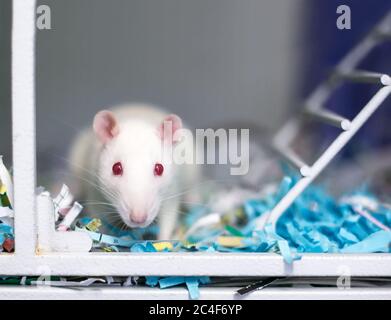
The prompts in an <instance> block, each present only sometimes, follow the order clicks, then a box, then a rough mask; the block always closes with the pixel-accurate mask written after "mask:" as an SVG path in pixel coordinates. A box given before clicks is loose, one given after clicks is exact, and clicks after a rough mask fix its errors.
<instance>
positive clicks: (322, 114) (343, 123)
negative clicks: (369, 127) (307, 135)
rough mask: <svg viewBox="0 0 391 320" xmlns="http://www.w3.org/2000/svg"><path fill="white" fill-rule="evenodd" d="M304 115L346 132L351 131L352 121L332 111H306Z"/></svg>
mask: <svg viewBox="0 0 391 320" xmlns="http://www.w3.org/2000/svg"><path fill="white" fill-rule="evenodd" d="M304 114H305V115H306V116H309V117H311V118H314V119H316V120H319V121H323V122H325V123H328V124H330V125H333V126H335V127H338V128H341V129H342V130H344V131H347V130H349V129H350V120H349V119H346V118H344V117H342V116H340V115H338V114H336V113H334V112H332V111H328V110H324V109H314V110H311V109H306V110H305V111H304Z"/></svg>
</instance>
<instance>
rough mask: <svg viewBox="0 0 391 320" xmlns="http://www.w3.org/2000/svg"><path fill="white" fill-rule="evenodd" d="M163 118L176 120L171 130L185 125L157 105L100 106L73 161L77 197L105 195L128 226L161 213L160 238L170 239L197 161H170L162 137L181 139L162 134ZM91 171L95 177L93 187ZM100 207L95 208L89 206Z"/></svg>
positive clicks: (77, 143)
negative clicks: (179, 162)
mask: <svg viewBox="0 0 391 320" xmlns="http://www.w3.org/2000/svg"><path fill="white" fill-rule="evenodd" d="M163 121H166V124H167V123H169V124H171V125H172V133H173V134H175V132H176V131H177V130H178V129H181V128H182V121H181V119H180V118H179V117H178V116H176V115H169V114H167V113H165V112H164V111H162V110H160V109H158V108H156V107H153V106H148V105H140V104H134V105H125V106H121V107H117V108H114V109H111V110H103V111H100V112H98V113H97V114H96V115H95V118H94V121H93V128H92V130H91V129H89V130H86V131H85V132H83V133H82V134H80V135H79V136H78V137H77V139H76V141H75V143H74V145H73V146H72V149H71V154H70V163H71V167H72V171H73V174H74V175H75V176H76V177H79V178H80V179H78V180H79V182H78V183H79V185H78V187H79V188H76V190H79V193H80V194H79V195H78V196H79V197H80V196H82V197H85V199H86V200H90V201H91V200H92V201H100V199H102V195H103V197H104V198H105V199H106V203H107V200H108V201H109V202H110V204H111V206H110V208H111V209H109V210H110V216H113V214H116V213H115V212H113V211H116V212H118V214H119V216H120V217H121V219H122V221H123V222H124V223H125V224H126V225H127V226H128V227H130V228H140V227H146V226H148V225H150V224H151V223H152V222H153V221H154V220H155V218H158V220H159V226H160V233H159V239H170V238H171V237H172V233H173V230H174V228H175V225H176V222H177V218H178V209H179V205H180V202H181V200H180V199H181V197H182V198H183V197H184V196H187V195H189V192H186V190H188V189H190V188H191V187H193V186H194V182H195V180H196V178H197V170H196V166H195V165H177V164H175V163H170V162H172V161H167V159H170V157H171V153H167V152H168V150H166V149H167V148H162V146H163V143H169V144H172V146H173V147H175V145H176V143H177V141H172V138H173V135H170V136H167V135H164V134H163V130H162V129H163V128H162V124H163ZM167 121H168V122H167ZM167 139H169V141H168V140H167ZM180 143H187V142H186V140H185V141H184V142H180ZM189 147H190V145H189ZM191 147H192V145H191ZM163 149H164V151H163V152H162V150H163ZM91 176H94V177H95V178H96V180H95V181H94V182H93V184H95V187H94V186H93V185H92V184H91ZM190 193H192V192H190ZM95 208H96V207H95ZM98 208H102V207H98ZM101 210H102V209H101ZM102 211H107V210H102ZM98 213H99V212H96V209H95V211H94V212H89V214H91V215H92V214H93V215H95V214H98ZM102 217H103V218H104V217H105V213H102ZM107 217H109V214H107Z"/></svg>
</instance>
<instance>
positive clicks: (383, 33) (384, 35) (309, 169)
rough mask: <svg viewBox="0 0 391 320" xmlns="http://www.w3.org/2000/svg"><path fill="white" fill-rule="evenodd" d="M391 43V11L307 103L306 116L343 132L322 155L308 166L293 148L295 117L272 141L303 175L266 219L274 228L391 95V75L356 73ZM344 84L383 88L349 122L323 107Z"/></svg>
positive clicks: (297, 123)
mask: <svg viewBox="0 0 391 320" xmlns="http://www.w3.org/2000/svg"><path fill="white" fill-rule="evenodd" d="M387 40H391V12H389V13H388V14H387V15H386V17H385V18H384V19H383V20H382V21H381V22H380V23H379V24H378V25H377V26H376V27H375V28H374V29H373V30H372V32H371V33H370V34H369V35H368V36H367V37H366V38H365V39H364V40H363V41H361V42H360V43H359V44H358V45H357V46H356V47H355V48H353V49H352V50H351V51H350V52H349V53H348V54H347V55H346V57H345V58H344V59H343V60H342V61H341V62H340V63H339V64H338V65H337V66H336V68H335V70H334V72H333V73H332V74H331V75H330V77H329V78H328V79H327V80H326V81H325V82H323V83H321V84H320V85H319V86H318V87H317V88H316V89H315V91H314V92H313V93H312V94H311V95H310V96H309V98H308V99H307V100H306V101H305V102H304V105H305V108H304V111H303V112H304V114H305V115H306V116H307V117H311V118H313V119H315V120H317V121H321V122H324V123H327V124H330V125H333V126H336V127H338V128H340V129H341V131H342V132H341V133H340V134H339V135H338V136H337V137H336V139H335V140H334V141H333V142H332V143H331V144H330V146H329V147H328V148H327V149H326V150H325V151H324V152H323V153H322V155H321V156H320V157H319V158H318V159H317V160H316V161H315V162H314V163H313V164H312V165H309V164H307V163H305V161H304V160H302V159H301V157H300V156H299V155H297V154H296V153H295V152H294V151H293V150H292V149H291V147H290V145H291V144H292V141H293V139H294V138H295V137H296V136H297V134H298V132H299V129H300V126H301V120H300V119H299V118H294V119H292V120H290V121H289V122H288V123H286V124H285V125H284V126H283V127H282V129H281V130H280V131H279V132H278V133H277V134H276V135H275V137H274V139H273V147H274V149H275V150H276V151H277V152H278V153H280V154H281V155H282V156H283V157H284V158H285V159H286V160H287V161H288V162H289V163H290V164H291V165H292V166H293V167H295V168H297V170H298V171H299V172H300V175H301V178H300V180H299V181H298V182H297V183H296V184H295V185H294V186H293V187H292V189H290V190H289V191H288V193H287V194H286V195H285V196H284V197H283V198H282V199H281V200H280V201H279V202H278V203H277V205H276V206H275V207H274V208H273V210H271V211H270V213H269V214H268V216H267V217H266V219H265V223H267V222H270V223H271V224H272V225H273V227H274V228H275V226H276V223H277V220H278V219H279V218H280V217H281V215H282V214H283V213H284V212H285V210H287V209H288V208H289V206H290V205H291V204H292V203H293V202H294V201H295V199H296V198H297V197H298V196H299V195H300V194H301V193H302V192H303V191H304V190H305V189H306V188H307V187H308V186H309V185H310V184H311V182H312V181H313V180H314V179H315V178H316V177H317V176H318V175H319V174H320V173H321V172H322V171H323V170H324V169H325V167H326V166H327V165H328V164H329V163H330V161H331V160H333V158H334V157H335V156H336V155H337V153H338V152H339V151H340V150H341V149H342V148H343V147H344V146H345V145H346V144H347V143H348V142H349V141H350V139H351V138H352V137H353V136H354V135H355V134H356V132H357V131H358V130H359V129H360V128H361V127H362V126H363V125H364V123H365V122H366V121H367V120H368V119H369V117H370V116H371V115H372V114H373V113H374V112H375V111H376V110H377V109H378V107H379V106H380V105H381V104H382V103H383V101H384V100H385V99H386V98H387V97H388V95H389V94H390V93H391V77H390V76H389V75H388V74H384V73H376V72H370V71H363V70H356V69H355V68H356V66H357V65H358V64H359V63H360V62H361V61H362V60H363V59H364V58H365V57H366V56H367V55H368V54H369V53H370V52H371V50H372V49H373V48H374V47H375V46H377V45H379V44H380V43H382V42H384V41H387ZM343 81H351V82H360V83H375V84H379V85H380V86H381V88H380V89H379V90H378V91H377V92H376V94H375V95H374V96H373V97H372V98H371V99H370V100H369V102H368V103H367V104H366V105H365V106H364V107H363V108H362V109H361V111H360V112H359V113H358V114H357V115H356V117H355V118H354V119H353V120H349V119H346V118H344V117H342V116H340V115H338V114H336V113H334V112H332V111H329V110H326V109H325V108H324V106H323V105H324V103H325V102H326V100H327V99H328V98H329V97H330V95H331V94H332V93H333V91H334V90H335V89H336V88H337V86H338V85H340V84H341V82H343Z"/></svg>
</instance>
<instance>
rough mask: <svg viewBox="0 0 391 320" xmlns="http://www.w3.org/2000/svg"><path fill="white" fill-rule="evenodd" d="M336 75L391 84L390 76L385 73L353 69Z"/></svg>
mask: <svg viewBox="0 0 391 320" xmlns="http://www.w3.org/2000/svg"><path fill="white" fill-rule="evenodd" d="M336 76H337V77H340V78H343V79H347V80H350V81H354V82H366V83H379V84H382V85H383V86H389V85H391V78H390V76H389V75H388V74H384V73H377V72H369V71H362V70H353V71H349V72H339V73H337V74H336Z"/></svg>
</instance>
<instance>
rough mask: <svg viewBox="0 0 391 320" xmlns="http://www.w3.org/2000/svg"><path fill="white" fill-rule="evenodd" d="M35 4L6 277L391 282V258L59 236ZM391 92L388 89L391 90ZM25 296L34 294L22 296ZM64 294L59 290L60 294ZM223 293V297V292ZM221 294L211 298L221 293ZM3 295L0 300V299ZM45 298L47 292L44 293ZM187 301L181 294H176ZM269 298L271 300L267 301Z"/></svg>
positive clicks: (19, 108)
mask: <svg viewBox="0 0 391 320" xmlns="http://www.w3.org/2000/svg"><path fill="white" fill-rule="evenodd" d="M34 42H35V1H33V0H31V1H25V0H14V1H13V29H12V108H13V122H12V125H13V155H14V185H15V186H14V187H15V242H16V248H15V253H13V254H6V253H4V254H1V255H0V273H1V274H3V275H40V274H41V273H42V267H46V268H48V269H49V270H50V273H51V274H53V275H89V276H94V275H214V276H338V275H340V274H341V272H343V271H341V270H342V269H341V268H345V269H343V270H346V268H348V270H349V273H350V275H355V276H391V255H390V254H304V255H303V258H302V259H301V260H299V261H295V262H294V263H293V264H292V265H288V264H286V263H284V261H283V258H282V257H281V256H280V255H278V254H269V253H240V254H234V253H142V254H139V253H90V252H88V248H89V245H90V242H89V241H90V240H89V239H87V238H86V235H85V234H80V233H77V232H69V233H67V235H66V236H62V235H59V234H57V233H56V232H55V231H54V223H53V224H52V222H51V221H50V217H49V216H51V215H52V211H51V210H52V208H51V203H50V199H49V198H48V197H45V196H39V197H38V199H37V198H36V196H35V188H36V166H35V161H36V160H35V157H36V147H35V145H36V141H35V138H36V132H35V93H34V90H35V73H34V69H35V48H34ZM387 90H388V91H387V93H389V87H388V89H387ZM18 290H19V293H18V294H21V295H22V294H24V293H27V292H28V290H25V291H23V290H24V289H23V290H22V289H18ZM53 290H59V289H53ZM216 290H217V291H216ZM218 291H219V290H218V289H214V291H213V290H212V291H210V292H212V293H206V295H208V294H211V297H214V296H215V295H214V293H215V292H218ZM1 292H2V291H1V290H0V294H1ZM40 292H41V294H42V292H43V291H40ZM175 294H177V295H180V294H181V291H175ZM265 296H267V294H265Z"/></svg>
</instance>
